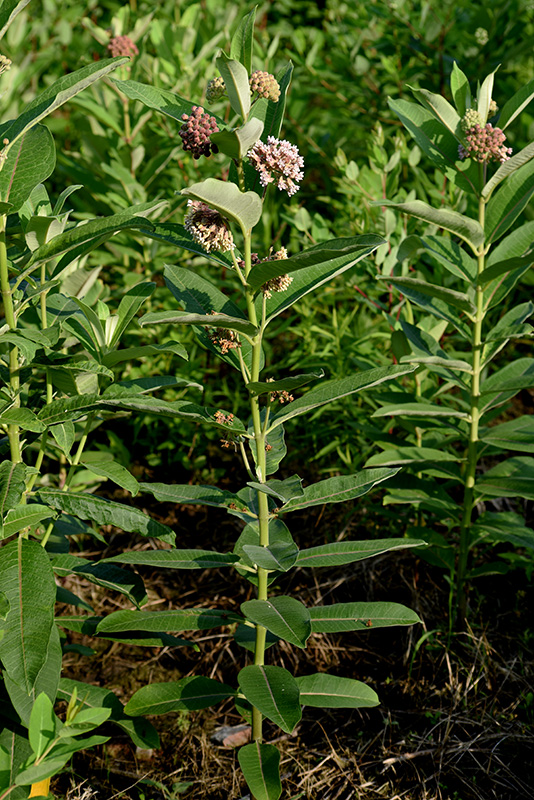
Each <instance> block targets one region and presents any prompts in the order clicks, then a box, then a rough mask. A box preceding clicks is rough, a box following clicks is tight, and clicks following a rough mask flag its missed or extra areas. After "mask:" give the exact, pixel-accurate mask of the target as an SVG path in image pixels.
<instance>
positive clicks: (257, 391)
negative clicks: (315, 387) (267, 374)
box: [247, 370, 324, 397]
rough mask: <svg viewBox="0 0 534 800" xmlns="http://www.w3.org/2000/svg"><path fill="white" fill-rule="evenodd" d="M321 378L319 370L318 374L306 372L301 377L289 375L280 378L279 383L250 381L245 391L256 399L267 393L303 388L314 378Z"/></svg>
mask: <svg viewBox="0 0 534 800" xmlns="http://www.w3.org/2000/svg"><path fill="white" fill-rule="evenodd" d="M323 377H324V372H323V370H319V371H318V372H308V373H304V374H303V375H290V376H289V377H287V378H281V379H280V380H279V381H250V383H247V389H248V390H249V392H250V393H251V394H252V395H255V396H257V397H259V396H260V395H262V394H269V392H283V391H286V392H291V391H293V389H300V387H301V386H305V385H306V384H307V383H309V382H310V381H313V380H315V379H316V378H323Z"/></svg>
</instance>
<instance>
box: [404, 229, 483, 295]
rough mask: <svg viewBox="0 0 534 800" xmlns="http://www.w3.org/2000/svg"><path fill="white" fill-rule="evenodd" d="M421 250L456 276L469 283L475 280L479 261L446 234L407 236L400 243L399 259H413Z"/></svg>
mask: <svg viewBox="0 0 534 800" xmlns="http://www.w3.org/2000/svg"><path fill="white" fill-rule="evenodd" d="M421 250H423V251H424V252H426V253H428V255H429V256H430V257H431V258H433V259H434V260H435V261H437V262H438V264H442V265H443V266H444V267H445V268H446V269H447V270H448V271H449V272H451V273H452V274H453V275H456V277H458V278H461V279H462V280H464V281H468V282H469V283H472V281H474V279H475V277H476V274H477V262H476V261H475V259H474V258H472V257H471V256H470V255H469V254H468V253H467V252H466V251H465V250H464V249H463V248H462V247H460V245H459V244H458V243H457V242H454V241H452V239H446V238H445V237H444V236H414V235H411V236H407V237H406V238H405V239H403V240H402V242H401V243H400V245H399V249H398V251H397V259H398V260H399V261H404V260H405V259H409V260H410V261H413V260H414V258H415V255H416V254H417V253H419V252H420V251H421Z"/></svg>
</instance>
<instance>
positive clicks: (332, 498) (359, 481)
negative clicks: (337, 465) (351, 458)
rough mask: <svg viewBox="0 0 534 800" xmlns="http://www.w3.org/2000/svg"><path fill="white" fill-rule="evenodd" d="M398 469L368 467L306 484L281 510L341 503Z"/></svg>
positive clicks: (365, 492) (366, 490)
mask: <svg viewBox="0 0 534 800" xmlns="http://www.w3.org/2000/svg"><path fill="white" fill-rule="evenodd" d="M398 471H399V470H398V469H369V470H364V471H363V472H358V473H356V474H355V475H340V476H338V477H334V478H327V479H326V480H324V481H318V482H317V483H312V484H311V485H310V486H306V488H305V489H304V494H303V496H302V497H293V498H292V499H291V500H289V502H287V503H286V504H285V505H284V506H283V507H282V510H283V511H284V512H286V511H298V510H300V509H302V508H309V507H310V506H322V505H324V504H325V503H343V502H345V501H347V500H354V499H355V498H356V497H361V496H362V495H364V494H367V492H370V491H371V489H373V488H374V487H375V486H376V485H377V484H379V483H382V481H386V480H388V478H391V477H392V476H393V475H396V474H397V472H398Z"/></svg>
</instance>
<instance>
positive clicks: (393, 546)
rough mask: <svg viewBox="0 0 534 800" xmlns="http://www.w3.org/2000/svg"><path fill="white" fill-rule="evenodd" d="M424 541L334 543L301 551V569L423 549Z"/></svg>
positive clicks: (335, 565)
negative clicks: (411, 549)
mask: <svg viewBox="0 0 534 800" xmlns="http://www.w3.org/2000/svg"><path fill="white" fill-rule="evenodd" d="M424 544H426V542H424V541H423V540H422V539H377V540H375V541H373V540H372V541H361V542H333V543H332V544H322V545H319V546H318V547H310V548H307V549H306V550H301V551H300V552H299V554H298V557H297V565H298V566H299V567H337V566H341V565H344V564H352V563H354V562H355V561H362V560H363V559H364V558H370V557H371V556H377V555H380V554H381V553H388V552H389V551H390V550H405V549H406V548H408V547H421V546H422V545H424Z"/></svg>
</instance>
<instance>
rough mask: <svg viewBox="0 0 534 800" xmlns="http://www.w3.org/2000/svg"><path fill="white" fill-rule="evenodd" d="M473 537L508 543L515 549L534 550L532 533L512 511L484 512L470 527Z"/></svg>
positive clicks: (533, 532) (521, 518) (533, 533)
mask: <svg viewBox="0 0 534 800" xmlns="http://www.w3.org/2000/svg"><path fill="white" fill-rule="evenodd" d="M471 533H472V535H473V536H475V537H480V538H482V539H486V538H487V539H490V540H491V541H495V542H509V543H510V544H513V545H515V546H516V547H526V548H528V549H529V550H534V531H533V530H532V528H527V527H526V525H525V522H524V520H523V517H521V516H520V515H519V514H515V513H514V512H513V511H500V512H494V511H484V512H483V513H482V514H481V515H480V516H479V517H478V519H477V521H476V522H475V524H474V525H472V526H471Z"/></svg>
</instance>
